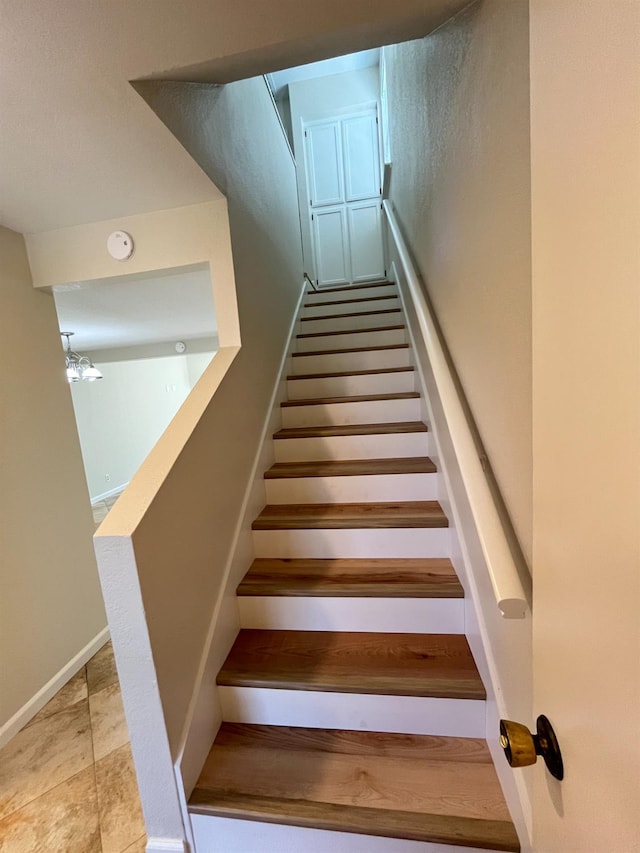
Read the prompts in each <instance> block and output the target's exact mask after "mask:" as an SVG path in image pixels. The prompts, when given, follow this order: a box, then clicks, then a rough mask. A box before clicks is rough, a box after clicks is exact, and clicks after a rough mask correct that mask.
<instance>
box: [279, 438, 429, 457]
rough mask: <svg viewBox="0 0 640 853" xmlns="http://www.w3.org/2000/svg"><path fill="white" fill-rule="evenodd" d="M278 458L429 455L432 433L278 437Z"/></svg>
mask: <svg viewBox="0 0 640 853" xmlns="http://www.w3.org/2000/svg"><path fill="white" fill-rule="evenodd" d="M273 447H274V453H275V461H276V462H305V461H307V460H310V459H315V460H318V461H319V460H323V459H324V460H326V459H400V458H405V457H408V456H429V454H430V452H431V441H430V433H428V432H404V433H381V434H377V435H332V436H326V437H320V436H318V437H314V438H279V439H277V440H276V441H274V442H273Z"/></svg>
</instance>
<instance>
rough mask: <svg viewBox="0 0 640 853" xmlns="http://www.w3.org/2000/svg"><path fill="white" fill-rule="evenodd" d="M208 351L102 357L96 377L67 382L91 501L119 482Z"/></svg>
mask: <svg viewBox="0 0 640 853" xmlns="http://www.w3.org/2000/svg"><path fill="white" fill-rule="evenodd" d="M212 356H213V353H212V352H209V353H206V352H205V353H193V354H185V355H173V356H161V357H156V358H140V359H130V358H129V359H124V360H115V359H114V357H113V354H111V360H109V361H103V360H102V359H101V358H100V353H96V354H95V364H96V366H97V367H98V369H99V370H100V371H101V373H102V374H103V377H104V378H103V379H102V380H98V381H96V382H76V383H74V384H73V385H72V386H71V395H72V397H73V408H74V412H75V416H76V423H77V425H78V434H79V437H80V446H81V448H82V459H83V462H84V467H85V474H86V477H87V485H88V488H89V495H90V497H91V499H92V500H95V499H98V498H99V497H100V496H101V495H103V494H105V493H107V492H109V491H112V490H114V489H119V488H122V487H124V486H125V485H126V484H127V483H128V482H129V480H131V478H132V477H133V475H134V474H135V472H136V470H137V469H138V467H139V466H140V464H141V463H142V461H143V460H144V458H145V456H146V455H147V454H148V453H149V451H150V450H151V448H152V447H153V445H154V444H155V443H156V441H157V440H158V439H159V438H160V436H161V435H162V433H163V431H164V430H165V428H166V427H167V425H168V424H169V422H170V421H171V419H172V418H173V416H174V415H175V414H176V412H177V411H178V409H179V408H180V406H181V405H182V403H183V402H184V400H185V399H186V397H187V395H188V393H189V392H190V391H191V389H192V388H193V386H194V385H195V383H196V382H197V380H198V379H199V378H200V376H201V374H202V372H203V371H204V369H205V368H206V366H207V365H208V364H209V362H210V361H211V358H212Z"/></svg>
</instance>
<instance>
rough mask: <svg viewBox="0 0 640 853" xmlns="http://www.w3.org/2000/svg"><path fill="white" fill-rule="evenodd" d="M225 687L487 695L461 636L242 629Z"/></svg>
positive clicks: (223, 675)
mask: <svg viewBox="0 0 640 853" xmlns="http://www.w3.org/2000/svg"><path fill="white" fill-rule="evenodd" d="M217 683H218V684H219V685H222V686H236V687H254V688H255V687H262V688H268V689H276V690H277V689H285V690H313V691H320V692H330V693H365V694H377V695H387V696H430V697H438V698H445V697H446V698H453V699H481V700H483V699H485V698H486V693H485V689H484V686H483V684H482V681H481V679H480V675H479V673H478V670H477V669H476V665H475V663H474V660H473V657H472V656H471V651H470V649H469V644H468V643H467V639H466V637H465V636H464V635H462V634H389V633H372V632H352V631H269V630H254V629H242V630H241V631H240V633H239V634H238V637H237V638H236V641H235V643H234V645H233V648H232V649H231V651H230V652H229V655H228V657H227V659H226V661H225V662H224V664H223V666H222V669H221V670H220V672H219V673H218V678H217Z"/></svg>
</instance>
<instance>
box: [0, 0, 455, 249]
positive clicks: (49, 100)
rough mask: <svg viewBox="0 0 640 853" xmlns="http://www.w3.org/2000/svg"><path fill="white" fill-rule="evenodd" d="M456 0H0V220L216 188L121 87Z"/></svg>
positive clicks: (347, 43)
mask: <svg viewBox="0 0 640 853" xmlns="http://www.w3.org/2000/svg"><path fill="white" fill-rule="evenodd" d="M467 2H468V0H393V2H392V3H391V2H385V0H375V2H374V0H323V2H321V3H318V2H311V1H310V0H307V2H305V0H268V2H265V0H233V2H228V0H0V223H1V224H3V225H6V226H8V227H10V228H13V229H15V230H17V231H21V232H24V233H29V232H37V231H46V230H51V229H54V228H61V227H64V226H68V225H79V224H82V223H86V222H95V221H99V220H103V219H113V218H118V217H120V216H126V215H130V214H135V213H144V212H147V211H151V210H159V209H166V208H171V207H178V206H181V205H187V204H197V203H200V202H203V201H206V200H210V199H214V198H216V197H218V195H219V193H218V190H217V189H216V188H215V187H214V185H213V184H212V183H211V182H210V180H209V179H208V178H207V177H206V175H205V174H204V173H203V172H202V170H201V169H200V167H199V166H198V165H197V164H196V163H195V162H194V161H193V160H192V159H191V157H190V156H189V155H188V154H187V152H186V151H185V150H184V148H182V146H181V145H180V143H179V142H178V141H177V140H176V139H175V138H174V137H173V136H172V134H171V133H170V132H169V130H167V128H166V127H165V126H164V125H163V124H162V122H161V121H160V120H159V119H158V118H157V117H156V116H155V115H154V113H153V112H152V111H151V109H150V108H149V107H148V106H147V104H146V103H145V102H144V101H143V100H142V99H141V98H140V96H139V95H138V94H137V93H136V92H135V90H134V89H133V87H132V86H131V85H130V84H129V82H128V81H130V80H138V79H143V78H150V77H153V78H161V79H174V80H187V81H209V82H226V81H228V80H233V79H240V78H241V77H248V76H253V75H255V74H258V73H263V72H265V71H275V70H277V69H279V68H286V67H288V66H291V65H299V64H301V63H303V62H305V61H309V60H319V59H323V58H325V57H327V56H336V55H340V54H343V53H345V52H347V51H354V50H362V49H365V48H370V47H372V46H375V45H380V44H382V43H385V42H395V41H400V40H402V39H408V38H416V37H418V36H419V35H423V34H424V33H427V32H429V31H430V30H432V29H434V28H435V27H436V26H438V25H439V24H441V23H442V22H443V21H444V20H446V18H448V17H450V16H451V15H453V14H454V13H455V12H457V11H459V9H460V8H462V6H464V5H466V3H467Z"/></svg>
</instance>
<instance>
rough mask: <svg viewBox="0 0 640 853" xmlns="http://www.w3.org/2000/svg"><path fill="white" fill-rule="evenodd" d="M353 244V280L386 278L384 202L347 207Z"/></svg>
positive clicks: (376, 200) (350, 237) (371, 202)
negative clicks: (382, 215) (381, 216)
mask: <svg viewBox="0 0 640 853" xmlns="http://www.w3.org/2000/svg"><path fill="white" fill-rule="evenodd" d="M347 210H348V221H349V241H350V244H351V280H352V281H354V282H358V281H367V280H369V279H376V278H383V276H384V256H383V252H382V222H381V219H380V213H381V211H380V201H379V199H375V201H368V202H359V203H357V204H350V205H348V207H347Z"/></svg>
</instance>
